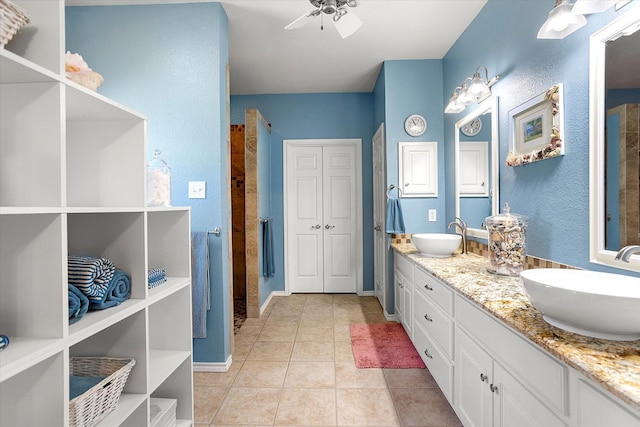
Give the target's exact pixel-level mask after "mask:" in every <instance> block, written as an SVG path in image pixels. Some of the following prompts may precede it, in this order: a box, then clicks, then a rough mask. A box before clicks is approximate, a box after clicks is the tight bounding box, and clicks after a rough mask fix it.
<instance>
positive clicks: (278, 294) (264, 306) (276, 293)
mask: <svg viewBox="0 0 640 427" xmlns="http://www.w3.org/2000/svg"><path fill="white" fill-rule="evenodd" d="M286 295H287V294H285V291H273V292H271V293H270V294H269V296H268V297H267V299H266V300H265V301H264V304H262V305H261V306H260V316H262V313H264V311H265V310H266V309H267V306H269V303H270V302H271V298H273V297H274V296H275V297H284V296H286Z"/></svg>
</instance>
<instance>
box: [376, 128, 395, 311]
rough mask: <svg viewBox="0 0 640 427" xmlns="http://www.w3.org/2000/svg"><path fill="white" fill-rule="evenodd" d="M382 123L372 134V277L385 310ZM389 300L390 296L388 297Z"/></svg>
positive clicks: (385, 260)
mask: <svg viewBox="0 0 640 427" xmlns="http://www.w3.org/2000/svg"><path fill="white" fill-rule="evenodd" d="M384 153H385V143H384V124H381V125H380V127H379V128H378V130H377V131H376V134H375V135H374V136H373V235H374V237H373V241H374V243H373V244H374V247H373V278H374V282H375V284H374V291H375V295H376V297H377V298H378V301H380V305H382V308H383V309H384V311H385V313H386V312H387V306H386V305H387V301H386V299H387V298H386V296H387V287H388V286H387V278H386V277H387V258H386V251H385V248H386V245H385V243H386V237H387V236H386V234H385V230H384V227H385V222H386V212H387V210H386V202H387V198H386V186H387V184H386V181H387V178H386V176H385V167H386V166H385V157H384V156H385V154H384ZM389 300H391V298H389Z"/></svg>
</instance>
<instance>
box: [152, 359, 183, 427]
mask: <svg viewBox="0 0 640 427" xmlns="http://www.w3.org/2000/svg"><path fill="white" fill-rule="evenodd" d="M191 364H192V362H191V358H190V357H189V358H188V359H186V360H184V361H183V362H182V363H181V364H180V365H179V366H178V368H177V369H176V370H175V371H174V372H173V373H172V374H171V375H170V376H169V378H167V380H165V381H164V382H163V383H162V384H160V385H159V386H158V388H156V389H155V390H154V391H153V393H152V394H151V397H159V398H165V399H176V398H177V399H178V402H177V405H176V418H177V419H178V425H179V426H183V425H184V426H190V425H191V422H190V420H192V419H193V399H192V393H191V390H192V388H193V384H192V381H191V380H189V378H191V376H192V369H191Z"/></svg>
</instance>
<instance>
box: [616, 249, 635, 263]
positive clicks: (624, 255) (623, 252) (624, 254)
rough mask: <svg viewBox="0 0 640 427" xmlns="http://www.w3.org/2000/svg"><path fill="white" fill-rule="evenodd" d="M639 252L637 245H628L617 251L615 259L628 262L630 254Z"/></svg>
mask: <svg viewBox="0 0 640 427" xmlns="http://www.w3.org/2000/svg"><path fill="white" fill-rule="evenodd" d="M638 253H640V246H639V245H629V246H625V247H624V248H622V249H620V250H619V251H618V254H617V255H616V259H617V260H620V261H624V262H629V260H630V259H631V255H633V254H638Z"/></svg>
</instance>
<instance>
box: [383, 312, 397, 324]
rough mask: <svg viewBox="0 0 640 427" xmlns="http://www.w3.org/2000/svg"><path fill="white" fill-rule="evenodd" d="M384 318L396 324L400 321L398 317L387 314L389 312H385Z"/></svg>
mask: <svg viewBox="0 0 640 427" xmlns="http://www.w3.org/2000/svg"><path fill="white" fill-rule="evenodd" d="M384 318H385V319H387V320H388V321H394V322H397V321H398V319H396V315H395V314H389V313H387V310H384Z"/></svg>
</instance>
